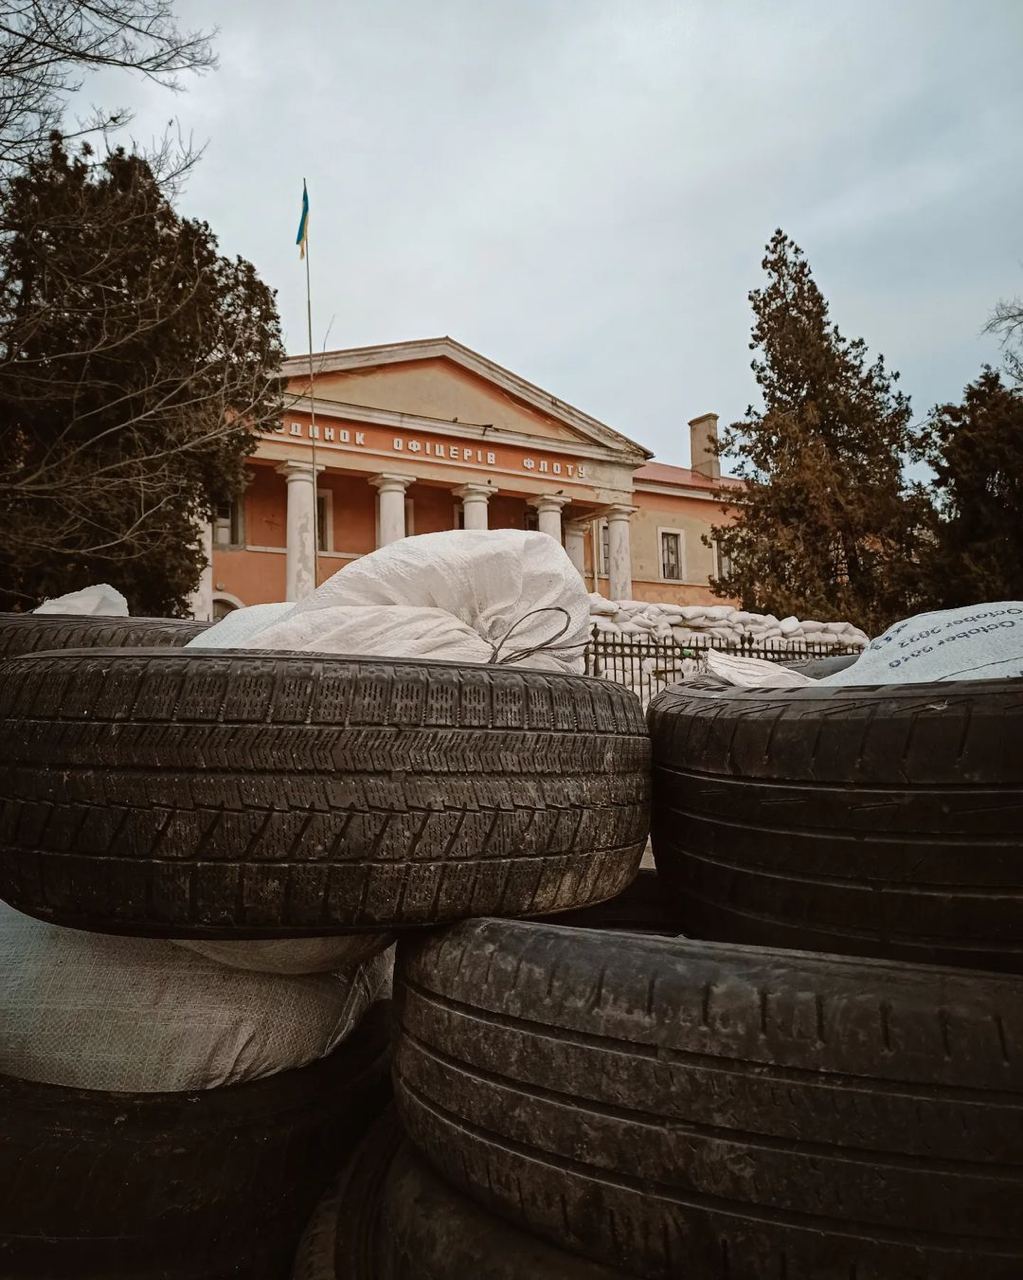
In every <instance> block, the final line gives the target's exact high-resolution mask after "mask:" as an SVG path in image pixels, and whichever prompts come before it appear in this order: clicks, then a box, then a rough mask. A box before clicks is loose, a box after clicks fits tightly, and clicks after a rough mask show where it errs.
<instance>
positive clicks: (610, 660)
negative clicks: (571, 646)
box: [585, 627, 860, 705]
mask: <svg viewBox="0 0 1023 1280" xmlns="http://www.w3.org/2000/svg"><path fill="white" fill-rule="evenodd" d="M710 649H714V650H716V651H717V652H718V653H737V654H741V655H742V656H743V657H746V658H764V659H766V660H767V661H768V662H785V663H789V662H807V661H809V660H810V659H812V658H834V657H837V656H839V655H840V654H847V653H859V652H860V649H859V648H858V647H856V646H846V645H840V646H835V645H826V644H819V643H818V644H814V643H813V642H812V641H808V640H766V641H760V642H759V643H758V642H757V641H756V640H755V638H754V637H753V636H749V637H747V638H745V639H743V640H741V641H739V642H738V643H731V642H729V641H724V640H720V639H718V638H717V637H715V636H701V637H700V638H699V639H695V638H694V639H691V640H685V641H679V640H667V639H659V638H656V637H654V636H651V637H650V638H649V639H647V638H646V637H644V636H637V635H634V634H633V635H615V634H614V633H613V632H610V631H599V630H598V629H597V628H596V627H594V628H593V634H592V635H591V637H590V641H589V644H588V645H587V646H586V654H585V657H586V674H587V675H591V676H603V677H604V679H606V680H614V681H615V682H616V683H617V684H624V685H626V686H627V687H628V688H630V689H633V690H634V691H635V692H636V693H637V694H638V695H639V697H640V699H641V700H642V702H643V704H644V705H646V703H648V702H649V701H650V699H651V698H652V697H653V696H654V695H655V694H657V693H660V691H661V690H662V689H666V688H667V687H668V685H671V684H677V683H678V682H679V681H680V680H686V679H689V678H691V677H692V676H694V675H699V674H700V673H701V672H703V671H706V669H707V651H708V650H710Z"/></svg>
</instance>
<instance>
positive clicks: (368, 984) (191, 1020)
mask: <svg viewBox="0 0 1023 1280" xmlns="http://www.w3.org/2000/svg"><path fill="white" fill-rule="evenodd" d="M390 968H391V954H390V952H385V953H381V954H380V955H377V956H375V957H374V958H373V959H372V960H370V961H368V962H367V963H366V964H363V965H359V966H356V967H354V968H352V969H350V970H347V971H343V972H338V973H310V974H301V975H286V974H279V973H254V972H249V971H246V970H244V969H236V968H229V967H227V966H226V965H223V964H220V963H218V962H217V961H215V960H209V959H207V958H205V957H203V956H199V955H196V954H194V953H193V952H190V951H186V950H185V949H184V948H182V947H178V946H175V945H174V944H173V943H172V942H164V941H162V940H157V939H149V938H120V937H111V936H110V935H107V934H96V933H86V932H83V931H81V930H77V929H64V928H60V927H59V926H57V925H51V924H44V923H43V922H41V921H39V920H34V919H32V918H31V917H29V916H25V915H22V914H21V913H20V912H18V911H15V910H14V909H13V908H12V907H8V906H6V905H4V904H0V974H2V975H3V976H2V978H0V1074H3V1075H10V1076H16V1077H18V1078H20V1079H22V1080H35V1081H39V1082H40V1083H44V1084H57V1085H65V1086H69V1087H72V1088H80V1089H101V1090H108V1091H124V1092H128V1093H152V1092H162V1091H178V1090H190V1089H210V1088H213V1087H215V1086H218V1085H226V1084H241V1083H242V1082H243V1081H246V1080H257V1079H259V1078H260V1077H262V1076H268V1075H273V1074H275V1073H276V1072H278V1071H286V1070H289V1069H291V1068H294V1067H301V1066H305V1065H306V1064H307V1063H309V1062H314V1061H315V1060H316V1059H317V1058H321V1057H323V1056H324V1055H325V1054H328V1053H330V1051H331V1050H332V1049H334V1048H335V1047H336V1046H337V1045H338V1044H340V1043H341V1041H342V1040H343V1039H344V1038H345V1037H346V1036H347V1035H348V1034H349V1032H350V1031H352V1030H353V1028H354V1027H355V1026H356V1024H357V1023H358V1021H359V1019H360V1018H361V1017H362V1014H363V1013H364V1012H365V1011H366V1009H367V1008H368V1006H369V1005H370V1004H371V1003H372V1002H373V1000H374V999H376V998H378V997H379V995H380V994H381V993H382V990H383V988H384V986H385V984H386V983H387V981H388V980H389V975H390Z"/></svg>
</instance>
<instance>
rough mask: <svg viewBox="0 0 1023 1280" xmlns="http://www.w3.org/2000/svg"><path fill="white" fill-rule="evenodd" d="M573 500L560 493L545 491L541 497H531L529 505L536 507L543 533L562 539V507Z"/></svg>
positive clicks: (556, 539)
mask: <svg viewBox="0 0 1023 1280" xmlns="http://www.w3.org/2000/svg"><path fill="white" fill-rule="evenodd" d="M570 501H571V499H569V498H565V497H563V496H562V495H561V494H558V493H550V494H548V493H545V494H543V495H542V497H539V498H530V499H529V505H530V506H531V507H535V508H536V515H537V521H536V523H537V525H538V526H539V528H540V532H541V533H549V534H550V536H551V537H552V538H553V539H554V540H555V541H556V542H560V541H561V508H562V507H566V506H568V503H569V502H570Z"/></svg>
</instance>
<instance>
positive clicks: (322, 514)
mask: <svg viewBox="0 0 1023 1280" xmlns="http://www.w3.org/2000/svg"><path fill="white" fill-rule="evenodd" d="M333 499H334V495H333V494H332V493H326V492H324V490H322V489H320V490H319V491H318V492H317V494H316V550H317V551H333V550H334V536H333V535H334V529H333V524H334V501H333Z"/></svg>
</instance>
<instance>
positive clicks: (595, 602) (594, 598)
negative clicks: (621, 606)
mask: <svg viewBox="0 0 1023 1280" xmlns="http://www.w3.org/2000/svg"><path fill="white" fill-rule="evenodd" d="M589 601H590V614H591V616H593V617H595V618H599V617H604V618H610V617H611V616H612V615H613V614H616V613H617V612H618V603H617V601H615V600H608V599H607V598H606V597H604V596H600V595H597V594H596V593H595V592H593V591H591V592H590V595H589Z"/></svg>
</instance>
